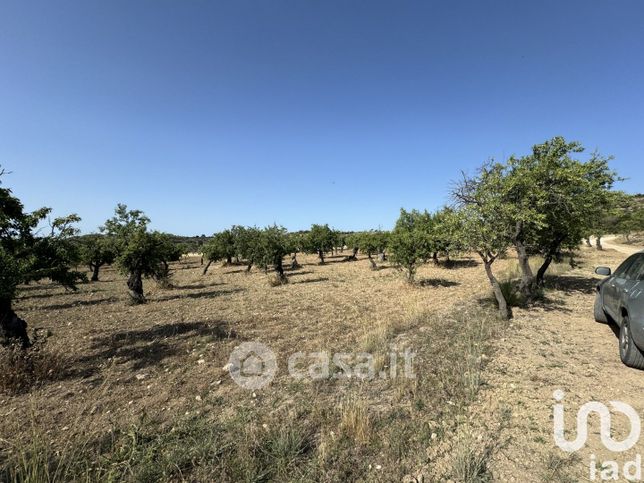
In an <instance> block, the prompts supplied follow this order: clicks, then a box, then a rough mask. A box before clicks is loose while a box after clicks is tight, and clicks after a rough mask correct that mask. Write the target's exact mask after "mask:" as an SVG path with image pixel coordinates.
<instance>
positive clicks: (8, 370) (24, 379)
mask: <svg viewBox="0 0 644 483" xmlns="http://www.w3.org/2000/svg"><path fill="white" fill-rule="evenodd" d="M68 366H69V361H68V359H67V358H66V357H65V356H63V355H62V354H60V353H58V352H56V351H52V350H50V349H49V348H47V347H46V345H45V344H44V343H38V342H37V343H36V344H34V346H32V347H30V348H28V349H23V348H22V347H20V346H19V345H8V346H5V347H2V346H0V394H9V395H16V394H21V393H24V392H27V391H29V390H30V389H31V388H32V387H34V386H37V385H39V384H42V383H44V382H47V381H53V380H57V379H60V378H61V377H63V376H64V374H65V373H66V371H67V370H68Z"/></svg>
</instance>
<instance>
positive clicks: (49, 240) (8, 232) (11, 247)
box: [0, 170, 85, 315]
mask: <svg viewBox="0 0 644 483" xmlns="http://www.w3.org/2000/svg"><path fill="white" fill-rule="evenodd" d="M3 173H4V172H3V171H2V170H0V176H1V175H2V174H3ZM50 213H51V209H50V208H41V209H39V210H36V211H34V212H32V213H27V212H25V211H24V206H23V205H22V203H21V202H20V200H19V199H18V198H16V197H15V196H14V195H13V194H12V192H11V190H10V189H7V188H0V282H1V283H0V300H3V301H4V303H10V301H11V300H12V299H13V298H14V296H15V294H16V289H17V286H18V285H20V284H23V283H28V282H32V281H36V280H40V279H44V278H49V279H51V280H52V281H54V282H57V283H60V284H61V285H63V286H65V287H67V288H70V289H75V288H76V283H78V282H79V281H82V280H84V279H85V275H84V274H82V273H80V272H77V271H75V270H72V267H73V266H75V265H76V264H77V263H78V261H79V252H78V248H77V246H76V245H75V244H74V242H73V240H72V238H73V237H74V236H75V235H76V234H77V233H78V230H77V229H76V228H75V226H74V225H75V223H77V222H78V221H80V218H79V217H78V216H77V215H70V216H67V217H61V218H56V219H54V220H53V221H52V222H51V223H50V230H49V233H48V234H46V235H44V236H41V235H39V234H38V233H37V228H38V226H39V225H40V223H41V222H42V221H44V220H45V219H46V218H47V216H48V215H49V214H50ZM0 315H2V314H0Z"/></svg>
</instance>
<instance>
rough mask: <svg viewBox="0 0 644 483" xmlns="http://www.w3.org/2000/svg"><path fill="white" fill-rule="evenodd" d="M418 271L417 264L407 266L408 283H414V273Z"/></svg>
mask: <svg viewBox="0 0 644 483" xmlns="http://www.w3.org/2000/svg"><path fill="white" fill-rule="evenodd" d="M415 273H416V266H415V265H408V266H407V283H414V275H415Z"/></svg>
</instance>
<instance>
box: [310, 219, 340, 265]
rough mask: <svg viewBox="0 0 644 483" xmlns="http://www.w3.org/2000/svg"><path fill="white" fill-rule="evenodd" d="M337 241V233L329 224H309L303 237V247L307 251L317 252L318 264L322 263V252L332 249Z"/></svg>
mask: <svg viewBox="0 0 644 483" xmlns="http://www.w3.org/2000/svg"><path fill="white" fill-rule="evenodd" d="M336 243H337V234H336V232H335V231H334V230H332V229H331V228H329V225H326V224H325V225H315V224H314V225H311V229H310V230H309V232H308V233H307V234H306V237H305V239H304V248H305V251H306V252H308V253H314V254H317V256H318V257H319V258H320V265H324V254H325V253H327V252H330V251H332V250H333V249H334V248H335V246H336Z"/></svg>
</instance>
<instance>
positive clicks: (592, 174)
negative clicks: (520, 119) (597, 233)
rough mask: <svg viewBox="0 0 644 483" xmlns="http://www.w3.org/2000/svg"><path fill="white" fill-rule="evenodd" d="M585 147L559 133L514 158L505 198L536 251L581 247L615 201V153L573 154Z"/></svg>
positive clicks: (544, 252) (547, 252) (545, 252)
mask: <svg viewBox="0 0 644 483" xmlns="http://www.w3.org/2000/svg"><path fill="white" fill-rule="evenodd" d="M583 150H584V149H583V147H582V146H581V144H579V143H578V142H566V141H565V139H564V138H562V137H559V136H558V137H554V138H552V139H551V140H548V141H546V142H544V143H542V144H537V145H535V146H533V148H532V153H531V154H530V155H528V156H524V157H521V158H510V159H509V160H508V163H507V173H506V179H505V180H504V181H505V183H504V195H505V199H506V202H507V204H508V207H509V208H510V209H511V210H512V220H511V221H513V222H514V223H515V227H517V223H521V226H520V227H518V228H517V229H521V230H522V233H520V234H519V235H518V236H520V237H523V238H524V240H525V242H526V244H527V246H528V248H529V249H530V251H531V252H532V253H539V254H542V255H543V256H544V257H550V258H551V257H553V256H554V255H555V254H556V253H557V252H559V251H561V249H571V250H572V249H576V248H577V247H578V246H579V244H580V243H581V241H582V239H583V238H584V237H586V236H588V235H589V234H590V233H591V232H592V231H593V227H594V226H596V224H597V221H598V220H599V219H600V218H601V217H602V213H603V212H604V210H605V208H606V207H608V206H611V205H612V204H613V202H614V197H613V195H612V193H611V192H610V189H611V188H612V186H613V184H614V183H615V181H616V180H617V176H616V174H615V173H614V172H613V171H611V170H610V169H609V166H608V161H609V160H610V159H611V158H607V157H602V156H601V155H599V154H598V153H593V154H592V155H591V156H590V159H589V160H588V161H586V162H582V161H579V160H577V159H575V158H574V157H573V156H574V155H575V154H578V153H581V152H583ZM515 238H516V236H515Z"/></svg>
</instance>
